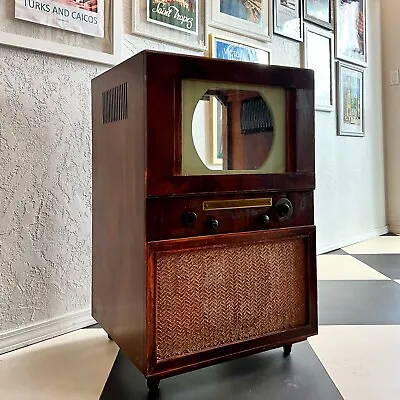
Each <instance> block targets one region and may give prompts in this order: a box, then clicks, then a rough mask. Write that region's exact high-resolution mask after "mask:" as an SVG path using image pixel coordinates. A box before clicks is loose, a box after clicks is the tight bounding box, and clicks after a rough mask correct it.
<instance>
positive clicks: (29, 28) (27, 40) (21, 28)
mask: <svg viewBox="0 0 400 400" xmlns="http://www.w3.org/2000/svg"><path fill="white" fill-rule="evenodd" d="M25 3H26V6H28V7H32V4H33V5H35V4H36V5H37V4H39V3H40V4H42V7H35V8H34V9H33V8H31V12H32V13H33V12H34V13H35V14H37V13H39V14H37V15H36V17H38V15H39V22H44V23H45V24H44V25H42V24H41V25H37V24H33V23H32V22H30V21H26V20H24V19H20V18H16V17H15V16H16V14H17V15H18V4H19V6H21V5H24V6H25ZM55 3H60V4H58V5H57V6H55V8H56V9H57V10H59V9H60V6H62V4H61V3H64V2H63V1H61V0H57V1H56V2H55ZM74 3H76V4H73V8H78V9H79V6H82V7H84V6H85V5H86V3H87V2H85V1H83V0H82V1H80V2H77V1H76V0H75V1H74ZM98 3H99V4H100V2H98ZM101 3H104V37H91V36H88V35H86V34H82V33H84V32H81V33H79V32H75V31H74V30H73V29H70V30H66V29H65V30H64V29H59V28H56V27H54V26H46V25H51V24H50V23H49V22H50V21H47V22H46V21H45V18H42V17H43V16H40V14H41V13H46V9H47V8H46V5H45V4H44V3H41V2H39V1H36V2H34V1H30V2H28V1H26V2H25V1H24V2H21V1H19V0H18V2H15V1H10V0H9V1H2V2H0V21H1V26H2V28H0V45H5V46H12V47H16V48H22V49H27V50H30V51H35V52H40V53H45V54H54V55H57V56H60V57H66V58H73V59H78V60H85V61H90V62H95V63H101V64H104V65H107V66H113V65H116V64H118V63H120V62H121V61H122V48H121V40H120V39H121V35H122V28H121V27H122V4H121V0H104V2H101ZM71 4H72V3H71ZM87 6H88V4H87ZM73 8H70V7H69V6H68V7H61V10H63V13H64V17H65V16H66V15H68V16H71V18H72V13H73V14H74V16H78V15H80V16H81V19H82V18H83V17H82V15H83V14H82V15H81V14H80V13H76V11H74V9H73ZM88 9H89V8H88ZM90 9H91V10H92V8H90ZM93 10H94V8H93ZM19 12H21V10H19ZM91 12H93V13H94V11H88V12H86V14H85V15H86V16H87V14H88V13H89V14H90V13H91ZM31 16H32V17H34V14H32V15H31ZM20 17H21V15H20ZM36 17H35V18H36ZM64 17H63V18H64ZM89 17H90V21H92V22H95V17H94V16H93V15H92V16H89ZM89 17H87V18H89ZM35 18H31V19H32V20H34V19H35ZM96 18H97V17H96ZM88 20H89V19H88ZM53 22H54V21H53ZM68 22H70V20H67V19H66V18H64V20H63V19H62V18H61V17H60V18H59V19H58V22H57V23H59V24H60V25H61V26H62V25H63V24H68ZM75 22H76V21H75ZM81 22H82V21H81ZM97 22H99V21H98V20H97ZM54 25H55V24H54ZM78 25H79V24H78ZM75 27H76V25H75Z"/></svg>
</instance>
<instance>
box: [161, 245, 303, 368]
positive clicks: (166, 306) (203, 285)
mask: <svg viewBox="0 0 400 400" xmlns="http://www.w3.org/2000/svg"><path fill="white" fill-rule="evenodd" d="M155 259H156V276H157V278H156V279H157V286H156V287H157V291H156V330H157V340H156V353H157V360H159V361H160V360H166V359H169V358H171V357H177V356H183V355H187V354H190V353H194V352H199V351H203V350H207V349H210V348H213V347H216V346H221V345H224V344H229V343H234V342H237V341H240V340H245V339H252V338H257V337H262V336H265V335H268V334H271V333H273V332H278V331H281V330H285V329H290V328H295V327H300V326H303V325H305V324H306V323H307V320H308V311H307V299H306V286H307V283H306V282H307V278H306V248H305V241H304V239H303V238H295V239H293V238H291V239H286V240H279V241H274V242H263V243H254V244H253V243H252V244H242V245H221V246H216V247H212V248H200V249H188V250H183V251H175V252H159V253H156V255H155Z"/></svg>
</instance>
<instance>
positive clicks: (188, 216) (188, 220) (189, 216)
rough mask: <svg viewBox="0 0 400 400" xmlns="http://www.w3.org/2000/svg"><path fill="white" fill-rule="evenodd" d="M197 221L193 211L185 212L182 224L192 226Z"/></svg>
mask: <svg viewBox="0 0 400 400" xmlns="http://www.w3.org/2000/svg"><path fill="white" fill-rule="evenodd" d="M196 220H197V214H196V213H195V212H194V211H186V212H185V214H183V223H184V224H185V225H187V226H192V225H193V224H194V223H195V222H196Z"/></svg>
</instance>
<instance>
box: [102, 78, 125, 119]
mask: <svg viewBox="0 0 400 400" xmlns="http://www.w3.org/2000/svg"><path fill="white" fill-rule="evenodd" d="M127 118H128V84H127V83H122V84H121V85H119V86H116V87H114V88H112V89H109V90H107V91H106V92H103V124H108V123H110V122H115V121H121V120H124V119H127Z"/></svg>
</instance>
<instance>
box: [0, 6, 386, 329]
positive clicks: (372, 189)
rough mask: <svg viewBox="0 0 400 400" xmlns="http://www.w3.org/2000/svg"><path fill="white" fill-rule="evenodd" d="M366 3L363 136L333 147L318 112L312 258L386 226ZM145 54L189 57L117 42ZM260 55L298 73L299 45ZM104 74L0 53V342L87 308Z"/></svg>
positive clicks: (331, 132)
mask: <svg viewBox="0 0 400 400" xmlns="http://www.w3.org/2000/svg"><path fill="white" fill-rule="evenodd" d="M129 3H130V0H124V7H125V9H124V24H125V33H127V32H128V31H129V29H128V27H129V23H130V18H131V10H130V7H129ZM369 3H370V4H371V7H370V9H369V16H370V20H369V22H370V25H369V26H370V32H369V39H370V43H369V56H370V65H371V67H370V69H369V71H368V73H367V81H366V83H367V92H366V93H367V104H366V115H367V136H366V138H363V139H359V138H338V137H336V122H335V117H334V114H325V113H318V114H317V121H316V126H317V132H316V146H317V148H316V154H317V185H318V188H317V192H316V221H317V224H318V246H319V248H320V249H325V248H328V247H336V246H340V245H342V244H344V243H347V244H350V243H352V242H353V241H355V240H358V239H359V238H360V237H363V235H364V236H365V235H366V234H368V233H369V232H376V231H377V230H378V229H379V228H382V227H383V226H384V225H385V212H384V190H383V156H382V127H381V105H380V100H381V97H380V96H381V95H380V64H379V59H380V58H379V57H380V53H379V43H380V41H379V37H380V34H379V32H380V24H379V1H378V0H370V1H369ZM224 35H225V36H226V34H225V33H224ZM253 43H255V44H256V42H253ZM145 48H152V49H158V50H165V51H174V52H185V53H192V52H190V51H186V50H184V49H182V48H174V47H172V46H164V45H163V44H162V43H156V42H152V41H149V40H144V39H143V38H138V37H133V36H130V35H125V37H124V57H125V58H126V57H129V56H131V55H133V54H135V53H137V52H138V51H141V50H143V49H145ZM270 48H271V50H272V63H273V64H281V65H290V66H300V44H299V43H296V42H294V41H291V40H286V39H283V38H281V37H278V36H276V37H275V38H274V41H273V43H272V44H271V45H270ZM197 54H198V53H197ZM103 70H104V67H99V66H96V65H93V64H89V63H83V62H78V61H72V60H68V59H64V58H57V57H50V56H46V55H43V54H38V53H31V52H27V51H24V50H19V49H9V48H5V47H1V49H0V115H1V118H0V274H1V275H0V299H1V303H0V332H5V331H9V330H14V329H16V328H19V327H24V326H27V325H30V324H35V323H39V322H41V321H44V320H51V319H54V318H57V317H59V316H63V315H65V314H67V313H71V312H74V311H77V312H78V311H81V310H84V309H87V308H88V307H90V295H91V278H90V276H91V218H90V216H91V215H90V213H91V208H90V206H91V141H90V140H91V123H90V111H91V110H90V107H91V106H90V104H91V103H90V80H91V78H92V77H94V76H95V75H97V74H99V73H100V72H102V71H103Z"/></svg>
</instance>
